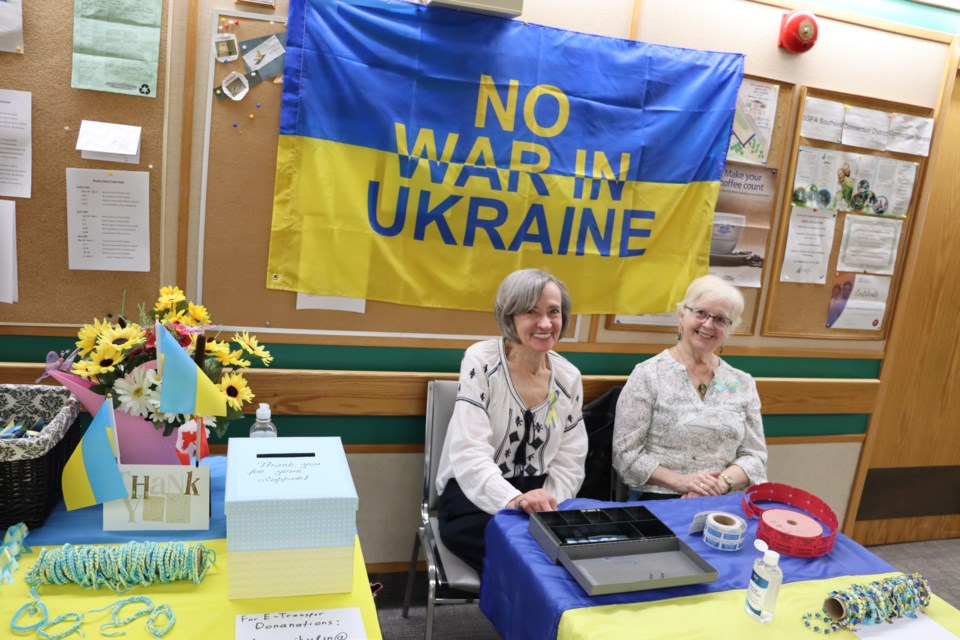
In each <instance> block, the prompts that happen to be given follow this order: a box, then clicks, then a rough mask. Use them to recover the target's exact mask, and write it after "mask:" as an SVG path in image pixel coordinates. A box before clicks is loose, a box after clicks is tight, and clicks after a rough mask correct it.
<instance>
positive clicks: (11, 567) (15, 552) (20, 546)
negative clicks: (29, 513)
mask: <svg viewBox="0 0 960 640" xmlns="http://www.w3.org/2000/svg"><path fill="white" fill-rule="evenodd" d="M29 533H30V530H29V529H27V525H25V524H24V523H22V522H20V523H17V524H15V525H13V526H12V527H10V528H9V529H7V532H6V533H5V534H4V536H3V544H0V582H6V583H8V584H13V572H14V571H16V570H17V567H18V566H19V563H18V562H17V558H19V557H20V555H21V554H24V553H30V547H28V546H27V545H26V544H24V542H23V541H24V539H25V538H26V537H27V535H28V534H29Z"/></svg>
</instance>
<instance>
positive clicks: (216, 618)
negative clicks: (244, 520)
mask: <svg viewBox="0 0 960 640" xmlns="http://www.w3.org/2000/svg"><path fill="white" fill-rule="evenodd" d="M203 464H207V465H209V466H210V485H211V494H212V503H211V506H212V510H211V514H210V528H209V529H208V530H206V531H158V532H146V531H126V532H124V531H103V521H102V508H101V507H99V506H95V507H89V508H86V509H80V510H77V511H66V510H65V509H64V506H63V502H62V501H61V503H60V504H59V505H57V507H55V508H54V510H53V512H52V513H51V514H50V517H49V518H47V521H46V522H45V523H44V525H43V526H42V527H38V528H36V529H33V530H31V531H30V533H29V535H28V536H27V539H26V544H27V545H28V546H29V547H31V549H32V553H30V554H25V555H23V556H21V558H20V568H19V569H18V570H17V571H16V572H15V573H14V575H13V577H14V584H4V583H0V637H7V635H8V632H7V629H8V628H9V624H10V620H11V619H12V617H13V615H14V613H15V612H16V611H17V609H19V608H20V606H21V605H23V604H24V603H26V602H28V601H29V590H28V588H27V584H26V581H25V580H24V576H25V575H26V574H27V572H28V571H29V570H30V568H31V567H32V566H33V561H34V560H35V559H36V557H37V554H38V553H39V551H40V549H41V548H42V547H45V546H46V547H53V546H59V545H62V544H64V543H68V542H69V543H70V544H103V543H109V544H120V543H124V542H129V541H130V540H137V541H147V540H148V541H154V542H166V541H196V542H202V543H203V544H204V545H205V546H207V547H209V548H211V549H213V550H214V551H215V552H216V553H217V561H216V564H215V566H214V567H213V568H212V569H211V570H210V572H209V573H208V574H207V576H206V577H205V578H204V579H203V581H202V582H201V583H200V584H199V585H195V584H193V583H192V582H187V581H180V582H175V583H170V584H159V583H157V584H154V585H152V586H150V587H137V588H135V589H132V590H130V591H128V592H127V593H125V594H117V593H114V592H112V591H109V590H106V589H101V590H99V591H93V590H85V589H82V588H81V587H80V586H78V585H63V586H54V585H43V586H41V587H40V589H39V593H40V596H41V598H42V600H43V602H44V603H45V604H46V606H47V608H48V610H49V612H50V618H51V619H52V618H54V617H56V616H58V615H60V614H63V613H67V612H75V613H79V612H83V611H89V610H91V609H95V608H99V607H105V606H108V605H111V604H112V603H114V602H116V601H117V600H119V599H121V598H123V597H127V596H146V597H148V598H150V599H151V600H153V601H154V603H157V604H160V603H168V604H169V605H170V606H171V608H172V609H173V612H174V615H175V616H176V624H175V625H174V627H173V628H172V629H171V630H170V632H169V633H168V634H167V635H166V636H164V637H165V638H169V639H172V640H176V639H177V638H210V639H213V638H224V637H233V629H234V626H235V620H236V616H237V615H239V614H256V613H279V612H286V611H307V610H316V609H339V608H346V607H357V608H359V609H360V613H361V616H362V618H363V624H364V627H365V629H366V634H367V638H369V639H370V640H375V639H379V638H382V635H381V633H380V626H379V623H378V621H377V612H376V608H375V606H374V603H373V596H372V594H371V591H370V582H369V580H368V578H367V572H366V566H365V565H364V561H363V553H362V551H361V549H360V543H359V540H357V539H355V540H354V545H355V548H354V572H353V588H352V590H351V591H350V592H347V593H336V594H326V595H310V596H297V597H283V598H259V599H250V600H228V599H227V572H228V571H229V563H230V556H229V554H228V553H227V550H226V547H227V545H226V534H227V525H226V518H225V516H224V512H223V494H224V479H225V475H226V466H227V465H226V458H225V457H222V456H214V457H210V458H207V459H205V460H204V461H203ZM133 611H135V609H133V608H131V613H132V612H133ZM106 620H107V617H106V614H90V615H89V616H87V618H86V621H85V623H84V625H83V627H82V629H83V631H84V632H85V633H87V637H88V638H100V637H102V636H101V635H100V634H99V632H98V628H99V626H100V625H101V624H103V622H105V621H106ZM143 620H144V619H141V620H137V621H134V622H132V623H131V624H129V625H127V626H126V627H124V628H123V630H125V631H126V632H127V635H125V636H123V637H124V639H125V640H135V639H139V638H143V639H144V640H152V638H153V637H152V636H151V635H149V634H148V633H147V632H146V630H145V628H144V625H143V623H142V621H143ZM161 623H162V621H161ZM57 630H58V629H55V630H54V632H56V631H57ZM18 637H20V636H18ZM23 637H28V638H29V637H36V636H23ZM292 637H296V635H294V636H292ZM304 637H306V636H304ZM311 637H312V636H311ZM70 638H79V636H77V635H71V636H70Z"/></svg>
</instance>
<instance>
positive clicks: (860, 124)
mask: <svg viewBox="0 0 960 640" xmlns="http://www.w3.org/2000/svg"><path fill="white" fill-rule="evenodd" d="M891 115H893V114H890V113H887V112H885V111H877V110H876V109H864V108H863V107H847V112H846V115H845V116H844V118H843V136H842V140H841V141H842V142H843V144H848V145H851V146H854V147H865V148H867V149H881V150H882V149H886V148H887V139H888V138H889V136H890V117H891Z"/></svg>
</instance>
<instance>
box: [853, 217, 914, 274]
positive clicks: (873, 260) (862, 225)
mask: <svg viewBox="0 0 960 640" xmlns="http://www.w3.org/2000/svg"><path fill="white" fill-rule="evenodd" d="M843 222H844V224H843V238H842V239H841V241H840V253H839V255H838V256H837V271H866V272H869V273H880V274H883V275H892V274H893V267H894V265H895V264H896V262H897V249H898V248H899V247H900V232H901V231H902V230H903V221H902V220H886V219H884V218H871V217H868V216H858V215H848V216H847V217H846V219H845V220H844V221H843Z"/></svg>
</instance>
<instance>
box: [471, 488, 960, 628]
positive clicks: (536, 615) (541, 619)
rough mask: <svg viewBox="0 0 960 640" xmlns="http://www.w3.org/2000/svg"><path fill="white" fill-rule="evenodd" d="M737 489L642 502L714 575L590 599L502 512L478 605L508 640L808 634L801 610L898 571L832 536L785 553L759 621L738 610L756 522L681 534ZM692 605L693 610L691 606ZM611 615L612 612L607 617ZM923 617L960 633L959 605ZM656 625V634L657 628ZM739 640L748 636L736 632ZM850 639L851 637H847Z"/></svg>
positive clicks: (492, 528) (571, 504)
mask: <svg viewBox="0 0 960 640" xmlns="http://www.w3.org/2000/svg"><path fill="white" fill-rule="evenodd" d="M740 499H741V496H740V495H728V496H719V497H713V498H695V499H689V500H660V501H650V502H644V503H631V504H643V505H645V506H646V507H647V508H648V509H649V510H650V511H651V512H653V513H654V514H655V515H656V516H657V517H658V518H660V520H662V521H663V522H664V524H666V525H667V526H668V527H670V528H671V529H672V530H673V531H674V533H675V534H677V537H678V538H680V539H681V540H683V541H684V542H686V543H687V544H688V545H690V547H691V548H693V549H694V550H695V551H696V552H697V553H698V554H699V555H700V556H701V557H702V558H703V559H704V560H706V561H707V562H709V563H710V564H711V565H713V566H714V567H715V568H716V569H717V572H718V579H717V581H716V582H708V583H703V584H697V585H687V586H681V587H673V588H669V589H655V590H649V591H633V592H629V593H620V594H611V595H604V596H593V597H591V596H588V595H587V594H586V592H585V591H583V589H582V588H581V587H580V585H579V584H577V582H576V581H575V580H574V579H573V577H572V576H570V574H569V572H568V571H567V570H566V568H565V567H563V566H562V565H560V564H555V563H553V562H551V561H550V559H549V557H547V555H546V553H545V552H544V551H543V549H542V548H541V547H540V545H539V543H537V541H536V540H534V538H533V536H532V535H531V534H530V533H529V531H528V525H529V518H528V517H527V516H526V514H524V513H523V512H521V511H516V510H504V511H501V512H500V513H498V514H497V515H495V516H494V518H493V520H492V521H491V523H490V525H489V526H488V527H487V532H486V537H487V555H486V563H485V565H484V573H483V580H482V584H481V591H480V608H481V610H482V611H483V613H484V614H485V615H486V616H487V617H488V618H489V619H490V620H491V622H492V623H493V625H494V627H495V628H496V629H497V631H498V632H499V633H500V634H501V635H502V636H503V637H504V638H505V640H518V639H527V638H529V639H531V640H533V639H542V638H547V637H559V638H563V639H564V640H573V639H577V640H579V639H581V638H582V639H584V640H586V639H588V638H597V637H603V638H605V639H607V638H617V637H623V638H629V637H636V634H637V630H638V629H644V633H645V634H648V632H649V637H683V638H716V637H718V629H724V630H725V631H724V635H727V636H730V637H737V635H738V634H737V633H730V632H731V631H735V630H737V631H742V632H743V633H744V634H747V636H749V637H760V636H764V635H767V636H769V637H770V638H774V637H776V638H783V637H793V636H794V635H796V637H798V638H808V639H809V638H813V637H815V636H814V635H813V634H811V633H810V632H809V631H808V630H806V629H805V628H804V627H803V624H802V620H801V618H802V614H803V613H805V612H807V611H818V610H819V609H820V606H821V604H822V602H823V600H824V598H826V597H827V595H828V594H829V593H830V591H832V590H844V589H847V588H849V587H850V586H851V585H852V584H853V583H855V582H860V583H864V582H869V581H871V580H874V579H877V578H878V576H879V577H882V576H885V575H896V569H895V568H894V567H893V566H891V565H890V564H888V563H887V562H886V561H884V560H883V559H881V558H879V557H878V556H876V555H875V554H873V553H871V552H870V551H869V550H867V549H866V548H864V547H863V546H862V545H860V544H858V543H857V542H855V541H853V540H851V539H850V538H848V537H846V536H844V535H842V534H838V535H837V539H836V544H835V545H834V548H833V549H832V550H831V551H830V552H829V553H828V554H826V555H824V556H822V557H820V558H794V557H789V556H782V557H781V562H780V565H781V567H782V569H783V574H784V586H783V588H782V589H781V593H780V598H779V601H778V604H777V613H776V615H775V616H774V621H773V623H772V624H769V625H763V624H761V623H759V622H756V621H754V620H753V619H751V618H750V617H749V616H747V615H746V614H745V613H744V612H743V604H744V599H745V593H746V592H745V590H746V587H747V584H748V582H749V579H750V573H751V570H752V565H753V561H754V559H755V558H757V557H759V555H760V554H759V552H758V551H756V550H755V549H754V547H753V542H754V540H755V539H756V530H757V520H756V519H754V520H750V521H748V528H747V532H746V539H745V542H744V548H743V549H741V550H740V551H735V552H728V551H718V550H716V549H713V548H711V547H708V546H707V545H706V544H705V543H704V542H703V540H702V538H701V536H700V535H697V534H694V535H691V534H689V533H688V531H689V528H690V523H691V522H692V520H693V518H694V516H695V515H696V514H697V513H699V512H702V511H725V512H729V513H734V514H737V515H742V513H743V512H742V510H741V508H740ZM613 506H623V503H607V502H598V501H595V500H585V499H574V500H567V501H565V502H564V503H563V504H562V505H561V507H560V508H561V509H589V508H598V507H613ZM693 605H696V606H697V608H696V610H692V609H690V607H691V606H693ZM614 613H615V614H616V615H612V614H614ZM928 613H929V614H930V618H931V619H933V620H935V621H937V622H939V623H940V624H942V625H943V626H945V627H946V628H948V629H950V630H951V631H952V632H953V633H955V634H960V612H958V611H957V610H956V609H954V608H953V607H951V606H950V605H948V604H946V603H945V602H943V601H942V600H940V599H939V598H936V597H934V603H933V605H932V606H931V607H929V608H928ZM658 631H659V635H658ZM739 635H740V636H741V637H745V636H743V635H742V634H739ZM848 637H852V636H848Z"/></svg>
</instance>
